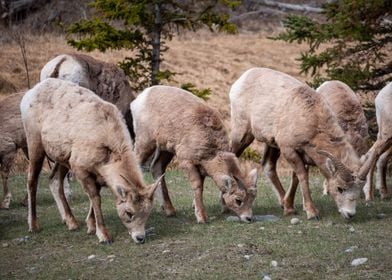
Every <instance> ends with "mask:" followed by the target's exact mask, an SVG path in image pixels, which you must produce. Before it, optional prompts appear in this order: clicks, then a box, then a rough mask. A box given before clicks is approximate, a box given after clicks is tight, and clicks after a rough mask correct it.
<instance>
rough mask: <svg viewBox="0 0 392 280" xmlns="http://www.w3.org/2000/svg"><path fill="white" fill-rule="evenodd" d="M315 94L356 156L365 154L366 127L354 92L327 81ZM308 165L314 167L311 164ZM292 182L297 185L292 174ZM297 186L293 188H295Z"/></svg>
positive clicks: (363, 115)
mask: <svg viewBox="0 0 392 280" xmlns="http://www.w3.org/2000/svg"><path fill="white" fill-rule="evenodd" d="M316 92H317V93H319V94H321V95H322V96H323V97H324V99H325V100H326V101H327V103H328V105H329V106H330V108H331V110H332V112H333V113H334V114H335V116H336V118H337V120H338V123H339V125H340V127H341V128H342V130H343V132H344V133H345V134H346V137H347V141H348V142H349V143H350V144H351V145H352V146H353V148H354V150H355V151H356V152H357V155H358V156H361V155H364V154H365V153H366V152H367V150H368V149H367V145H366V140H367V138H368V137H369V133H368V125H367V122H366V117H365V114H364V112H363V109H362V106H361V102H360V101H359V98H358V97H357V95H356V94H355V92H354V91H353V90H352V89H351V88H350V87H349V86H348V85H346V84H345V83H343V82H340V81H327V82H324V83H323V84H322V85H320V86H319V87H318V88H317V89H316ZM308 164H311V165H314V163H313V162H308ZM292 178H293V182H291V184H295V185H298V178H296V177H295V174H292ZM296 187H297V186H294V188H296ZM323 193H324V194H327V193H328V185H327V181H324V191H323Z"/></svg>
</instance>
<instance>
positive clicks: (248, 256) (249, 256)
mask: <svg viewBox="0 0 392 280" xmlns="http://www.w3.org/2000/svg"><path fill="white" fill-rule="evenodd" d="M252 256H253V255H244V258H245V259H246V260H249V259H250V258H251V257H252Z"/></svg>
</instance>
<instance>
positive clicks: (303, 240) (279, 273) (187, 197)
mask: <svg viewBox="0 0 392 280" xmlns="http://www.w3.org/2000/svg"><path fill="white" fill-rule="evenodd" d="M167 178H168V184H169V190H170V193H171V196H172V198H173V203H174V205H175V207H176V208H177V217H175V218H167V217H165V216H164V215H163V214H162V212H161V211H160V210H159V207H158V205H157V203H155V204H156V205H155V208H154V210H153V212H152V214H151V216H150V219H149V220H148V224H147V228H150V229H152V234H151V235H149V236H148V238H147V242H146V243H145V244H143V245H136V244H135V243H134V242H133V241H132V239H131V237H130V236H129V235H128V233H127V230H126V229H125V227H124V226H123V225H122V224H121V222H120V220H119V218H118V216H117V214H116V210H115V206H114V201H113V199H112V196H111V194H110V193H109V191H108V190H107V189H105V190H104V191H103V213H104V217H105V221H106V223H107V227H108V230H109V232H110V233H111V234H112V235H113V237H114V243H113V244H112V245H100V244H98V242H97V240H98V239H97V238H96V237H95V236H90V235H87V234H86V225H85V224H84V222H83V221H84V218H85V216H86V215H87V211H88V201H87V196H86V195H85V194H84V193H83V191H82V190H81V189H80V187H79V185H78V184H76V183H72V189H73V191H74V193H73V198H72V200H71V207H72V209H73V211H74V213H75V216H76V217H77V219H78V220H79V221H80V222H81V228H80V230H78V231H74V232H69V231H67V229H66V227H65V225H63V224H61V222H60V219H59V214H58V212H57V209H56V207H55V203H54V201H53V199H52V197H51V195H50V191H49V189H48V186H47V185H48V181H47V177H46V175H44V176H41V181H40V182H41V183H40V187H39V193H38V218H39V223H40V225H41V227H42V230H41V231H40V232H38V233H35V234H30V233H28V232H27V223H26V212H27V210H26V208H24V207H23V206H20V205H19V202H20V201H21V200H22V198H23V197H24V189H25V187H24V186H25V184H26V179H25V177H24V176H23V175H22V176H13V177H12V178H11V186H12V191H13V193H14V194H15V195H14V200H13V203H12V204H11V209H10V210H8V211H7V210H3V211H0V248H1V253H2V258H1V262H0V278H1V279H27V278H28V279H92V278H97V277H99V279H125V278H127V279H156V278H160V279H238V278H239V277H242V278H246V279H262V278H263V277H264V276H265V275H268V276H270V277H271V278H272V279H391V277H392V260H391V258H390V252H391V249H392V241H391V238H390V233H391V232H392V209H391V207H390V201H386V202H383V201H379V198H376V201H375V202H374V203H372V204H371V205H369V206H366V205H365V203H364V201H363V200H361V201H360V203H359V206H358V209H357V210H358V213H357V215H356V216H355V217H354V219H353V220H351V221H349V222H347V221H345V220H344V219H343V218H342V217H341V216H340V215H339V213H338V212H337V209H336V206H335V204H334V202H333V201H332V199H331V198H330V197H327V196H322V195H321V193H322V188H321V186H322V178H321V177H319V176H318V175H317V174H313V176H312V180H311V183H312V186H313V188H312V191H313V192H312V194H313V198H314V200H315V203H316V206H317V207H318V208H319V210H320V213H321V217H322V219H321V220H320V221H307V220H306V215H305V213H304V212H303V211H302V210H301V209H302V206H301V203H300V201H301V199H300V195H297V201H296V209H297V210H298V215H296V216H295V217H297V218H299V220H300V223H298V224H296V225H292V224H291V222H290V221H291V218H292V217H282V209H280V207H279V206H278V204H277V199H276V198H275V196H274V194H273V193H272V191H271V186H270V184H268V183H265V181H264V180H263V179H261V180H259V183H258V191H259V194H258V196H257V199H256V201H255V207H254V214H257V215H266V214H272V215H275V216H277V217H279V218H280V219H279V220H278V221H276V222H255V223H252V224H244V223H239V222H229V221H226V219H225V216H224V215H222V214H221V213H220V205H219V199H218V190H217V188H216V187H215V185H213V183H212V181H210V180H207V183H206V190H205V195H204V198H205V204H206V209H207V211H208V214H209V217H210V222H209V223H208V224H205V225H199V224H197V223H196V219H195V217H194V214H193V210H192V208H191V202H192V192H191V190H190V185H189V182H188V181H187V180H186V178H185V177H184V175H183V174H182V173H180V172H178V171H176V170H171V171H169V172H168V173H167ZM146 181H148V182H151V181H152V179H151V177H150V176H149V175H148V174H147V175H146ZM285 183H286V184H287V180H285ZM357 258H367V259H368V260H367V262H366V263H364V264H362V265H359V266H357V267H354V266H351V262H352V261H353V260H354V259H357ZM275 265H276V266H275Z"/></svg>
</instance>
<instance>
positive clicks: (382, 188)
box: [376, 149, 392, 199]
mask: <svg viewBox="0 0 392 280" xmlns="http://www.w3.org/2000/svg"><path fill="white" fill-rule="evenodd" d="M391 157H392V149H388V150H387V151H386V152H384V153H383V154H382V155H381V156H380V158H379V159H378V160H377V164H376V166H377V171H376V189H378V190H379V192H380V195H381V199H386V198H389V197H390V193H389V191H388V188H387V181H386V179H387V167H388V161H389V159H390V158H391Z"/></svg>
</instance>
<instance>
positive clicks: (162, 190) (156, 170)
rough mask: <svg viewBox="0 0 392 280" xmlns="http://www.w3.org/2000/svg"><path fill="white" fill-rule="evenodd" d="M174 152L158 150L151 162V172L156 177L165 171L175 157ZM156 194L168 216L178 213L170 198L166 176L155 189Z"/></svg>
mask: <svg viewBox="0 0 392 280" xmlns="http://www.w3.org/2000/svg"><path fill="white" fill-rule="evenodd" d="M173 156H174V155H173V154H172V153H169V152H165V151H159V150H156V154H155V156H154V160H153V161H152V163H151V168H150V169H151V173H152V176H153V177H154V179H155V180H156V179H158V178H159V177H160V176H161V175H163V174H164V173H165V170H166V167H167V165H168V164H169V163H170V161H171V160H172V159H173ZM155 194H156V196H157V197H158V199H159V202H160V204H161V207H162V209H163V211H164V212H165V215H166V216H168V217H171V216H175V215H176V209H175V208H174V207H173V204H172V202H171V200H170V196H169V191H168V190H167V186H166V181H165V177H163V178H162V180H161V184H160V185H159V186H158V188H157V190H156V191H155Z"/></svg>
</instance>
